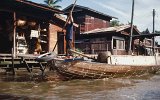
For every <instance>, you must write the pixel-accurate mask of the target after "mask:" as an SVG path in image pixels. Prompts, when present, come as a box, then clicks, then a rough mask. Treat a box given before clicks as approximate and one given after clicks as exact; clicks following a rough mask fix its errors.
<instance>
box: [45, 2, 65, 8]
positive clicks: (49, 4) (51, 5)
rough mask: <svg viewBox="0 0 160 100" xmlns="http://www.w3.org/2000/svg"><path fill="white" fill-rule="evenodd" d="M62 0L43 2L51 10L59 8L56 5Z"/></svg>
mask: <svg viewBox="0 0 160 100" xmlns="http://www.w3.org/2000/svg"><path fill="white" fill-rule="evenodd" d="M61 1H62V0H44V2H45V3H46V4H47V5H48V6H49V7H52V8H57V9H59V8H61V6H59V5H57V3H58V2H61Z"/></svg>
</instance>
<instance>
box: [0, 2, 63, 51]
mask: <svg viewBox="0 0 160 100" xmlns="http://www.w3.org/2000/svg"><path fill="white" fill-rule="evenodd" d="M58 14H63V12H62V11H60V10H58V9H54V8H51V7H48V6H45V5H42V4H37V3H34V2H31V1H27V0H1V3H0V34H1V37H0V53H14V54H33V53H34V49H35V46H36V44H35V41H37V39H36V38H38V39H39V40H40V45H41V48H42V51H41V53H45V52H49V51H53V49H54V52H56V53H58V51H63V52H65V48H64V46H65V42H64V36H63V38H61V39H62V40H61V41H63V42H62V43H61V44H60V45H59V46H58V45H56V43H57V40H58V34H59V33H61V32H62V27H63V26H64V23H65V20H64V19H61V18H60V17H58V16H57V15H58ZM64 31H65V30H64ZM4 44H5V45H4ZM61 47H63V48H61Z"/></svg>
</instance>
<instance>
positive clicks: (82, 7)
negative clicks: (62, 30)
mask: <svg viewBox="0 0 160 100" xmlns="http://www.w3.org/2000/svg"><path fill="white" fill-rule="evenodd" d="M72 6H73V4H71V5H69V6H68V7H66V8H65V9H63V11H64V13H69V12H66V10H67V9H69V8H72ZM76 7H78V8H81V9H85V10H88V11H91V12H94V13H97V14H100V15H103V16H106V17H110V18H115V19H117V17H113V16H110V15H107V14H104V13H102V12H99V11H96V10H94V9H91V8H88V7H84V6H80V5H75V8H76Z"/></svg>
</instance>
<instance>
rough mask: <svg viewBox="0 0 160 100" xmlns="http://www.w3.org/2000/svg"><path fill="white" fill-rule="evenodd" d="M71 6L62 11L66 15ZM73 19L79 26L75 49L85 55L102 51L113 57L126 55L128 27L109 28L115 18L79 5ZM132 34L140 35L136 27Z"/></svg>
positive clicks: (128, 37) (128, 35)
mask: <svg viewBox="0 0 160 100" xmlns="http://www.w3.org/2000/svg"><path fill="white" fill-rule="evenodd" d="M72 6H73V5H70V6H68V7H67V8H65V9H64V10H63V11H65V13H68V12H69V11H70V9H71V8H72ZM73 18H74V21H75V23H77V24H78V25H79V29H76V36H75V37H76V42H75V48H76V49H79V50H80V51H82V52H84V53H86V54H98V53H100V52H104V51H111V52H112V54H114V55H125V54H128V44H129V40H130V30H131V27H130V25H122V26H116V27H110V21H111V20H112V19H113V18H115V19H116V17H113V16H110V15H107V14H104V13H101V12H98V11H96V10H93V9H91V8H88V7H84V6H80V5H76V6H75V8H74V11H73ZM133 34H134V35H139V34H140V32H139V31H138V29H137V28H136V27H134V30H133ZM133 43H134V42H133ZM132 48H133V47H132Z"/></svg>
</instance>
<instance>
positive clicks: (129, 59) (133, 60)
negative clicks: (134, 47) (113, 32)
mask: <svg viewBox="0 0 160 100" xmlns="http://www.w3.org/2000/svg"><path fill="white" fill-rule="evenodd" d="M108 60H109V61H108V63H109V64H115V65H160V56H131V55H112V56H111V59H110V58H108Z"/></svg>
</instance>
